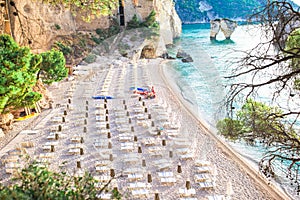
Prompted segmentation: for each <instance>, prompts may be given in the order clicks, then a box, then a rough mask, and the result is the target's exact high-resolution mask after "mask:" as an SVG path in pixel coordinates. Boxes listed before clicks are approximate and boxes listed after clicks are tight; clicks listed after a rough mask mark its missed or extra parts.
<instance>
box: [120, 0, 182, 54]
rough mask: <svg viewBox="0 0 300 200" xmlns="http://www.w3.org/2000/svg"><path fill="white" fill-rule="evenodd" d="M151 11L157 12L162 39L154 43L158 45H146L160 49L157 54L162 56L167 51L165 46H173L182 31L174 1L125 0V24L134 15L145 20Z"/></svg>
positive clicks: (147, 43) (147, 42)
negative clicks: (174, 40)
mask: <svg viewBox="0 0 300 200" xmlns="http://www.w3.org/2000/svg"><path fill="white" fill-rule="evenodd" d="M151 10H154V11H155V12H156V19H157V21H158V22H159V26H160V32H159V34H160V37H161V38H160V39H158V40H155V41H152V42H155V43H156V42H157V43H158V44H149V42H150V41H146V45H148V46H149V45H150V46H156V47H158V49H157V52H156V53H155V54H156V56H160V55H161V53H162V52H164V51H165V45H167V44H172V43H173V39H174V38H177V37H179V36H180V34H181V30H182V29H181V20H180V18H179V16H178V15H177V13H176V10H175V5H174V2H173V0H138V1H137V0H135V1H133V0H125V10H124V13H125V22H128V21H130V20H131V19H132V17H133V16H134V15H137V17H138V18H139V19H140V20H144V19H145V18H146V17H147V16H148V15H149V13H150V12H151ZM162 47H163V48H162ZM155 51H156V49H155Z"/></svg>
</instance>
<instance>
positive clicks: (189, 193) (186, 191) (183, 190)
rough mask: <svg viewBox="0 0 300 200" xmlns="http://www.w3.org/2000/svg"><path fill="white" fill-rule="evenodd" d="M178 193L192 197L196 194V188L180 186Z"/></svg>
mask: <svg viewBox="0 0 300 200" xmlns="http://www.w3.org/2000/svg"><path fill="white" fill-rule="evenodd" d="M178 193H179V195H180V196H181V197H191V196H194V195H196V190H195V189H194V188H191V189H187V188H179V191H178Z"/></svg>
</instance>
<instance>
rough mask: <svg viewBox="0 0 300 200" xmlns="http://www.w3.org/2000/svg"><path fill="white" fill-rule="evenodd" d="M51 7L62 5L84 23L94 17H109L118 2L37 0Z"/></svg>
mask: <svg viewBox="0 0 300 200" xmlns="http://www.w3.org/2000/svg"><path fill="white" fill-rule="evenodd" d="M38 1H41V2H43V3H49V4H51V5H64V6H65V7H66V8H68V9H70V10H71V12H72V14H73V15H78V14H80V16H81V17H82V19H84V20H86V21H90V20H91V19H92V18H93V17H94V16H96V17H99V16H106V15H111V14H112V12H113V11H114V10H116V8H117V6H118V3H119V0H93V1H82V0H38Z"/></svg>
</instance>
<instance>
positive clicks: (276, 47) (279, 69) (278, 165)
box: [218, 1, 300, 194]
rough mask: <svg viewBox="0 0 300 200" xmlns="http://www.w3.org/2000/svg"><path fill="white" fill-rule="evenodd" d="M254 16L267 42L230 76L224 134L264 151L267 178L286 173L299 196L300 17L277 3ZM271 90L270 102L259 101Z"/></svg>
mask: <svg viewBox="0 0 300 200" xmlns="http://www.w3.org/2000/svg"><path fill="white" fill-rule="evenodd" d="M252 17H253V18H255V19H258V20H259V21H260V22H261V24H260V25H259V26H257V27H258V28H260V29H261V30H262V32H263V33H264V34H263V35H262V38H265V40H264V41H265V42H261V43H259V44H258V45H257V46H255V47H254V48H253V49H251V50H249V51H247V52H244V53H245V55H244V57H243V58H242V60H241V61H240V62H238V63H237V64H238V66H237V67H236V68H235V69H234V71H233V72H232V75H231V76H230V77H227V78H229V79H230V82H231V84H230V85H229V88H230V89H229V92H228V95H227V97H226V99H225V104H226V107H227V110H228V117H227V118H225V119H224V120H222V121H220V122H219V123H218V130H219V132H220V133H221V134H223V135H224V136H225V137H226V138H228V139H231V140H234V141H236V140H244V141H246V142H247V143H248V144H250V145H255V146H257V145H258V146H260V147H264V148H265V152H263V153H264V155H263V157H262V159H261V161H260V163H259V167H260V170H261V171H262V172H263V174H265V175H266V176H267V177H276V175H278V174H279V173H280V174H282V173H285V175H286V178H289V179H290V182H291V185H296V191H297V192H298V194H299V193H300V181H299V180H300V179H299V178H300V173H299V167H300V154H299V153H300V132H299V120H300V118H299V116H300V111H299V109H298V108H299V82H300V80H299V75H300V68H299V59H300V42H299V41H300V31H299V23H298V22H299V21H300V14H299V12H298V10H295V9H294V8H293V6H292V5H291V4H289V3H287V2H279V1H274V2H272V3H270V4H268V5H267V6H266V7H264V9H262V10H261V11H260V12H258V13H256V14H255V15H253V16H252ZM266 91H268V92H271V97H269V98H270V100H269V101H265V102H264V103H261V102H258V101H259V100H262V99H265V96H264V95H266Z"/></svg>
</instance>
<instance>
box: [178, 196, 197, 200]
mask: <svg viewBox="0 0 300 200" xmlns="http://www.w3.org/2000/svg"><path fill="white" fill-rule="evenodd" d="M179 200H198V198H196V197H187V198H180V199H179Z"/></svg>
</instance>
